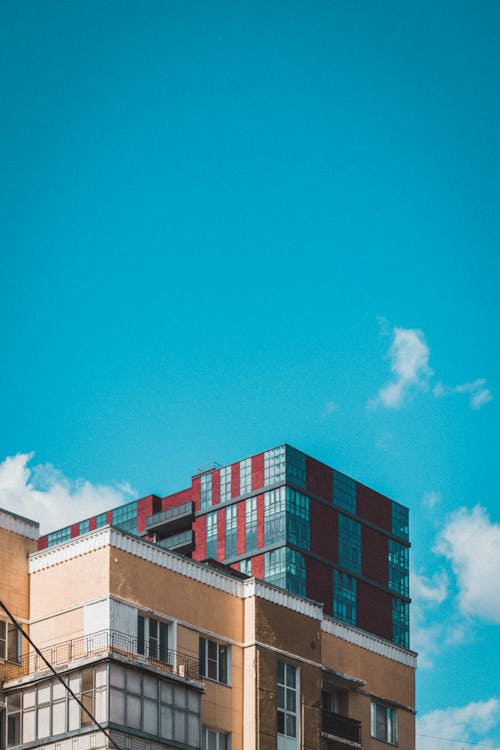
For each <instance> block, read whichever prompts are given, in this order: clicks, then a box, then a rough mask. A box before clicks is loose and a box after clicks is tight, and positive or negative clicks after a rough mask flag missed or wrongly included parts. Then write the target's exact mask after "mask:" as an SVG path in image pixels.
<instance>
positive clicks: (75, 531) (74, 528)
mask: <svg viewBox="0 0 500 750" xmlns="http://www.w3.org/2000/svg"><path fill="white" fill-rule="evenodd" d="M75 536H80V524H79V523H74V524H73V526H72V527H71V538H73V537H75Z"/></svg>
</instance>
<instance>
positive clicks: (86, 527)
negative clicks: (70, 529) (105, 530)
mask: <svg viewBox="0 0 500 750" xmlns="http://www.w3.org/2000/svg"><path fill="white" fill-rule="evenodd" d="M78 531H79V533H80V534H86V533H87V531H90V521H89V520H88V519H87V521H80V525H79V527H78Z"/></svg>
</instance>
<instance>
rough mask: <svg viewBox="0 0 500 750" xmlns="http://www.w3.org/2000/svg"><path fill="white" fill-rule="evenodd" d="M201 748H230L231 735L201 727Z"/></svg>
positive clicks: (205, 749) (220, 749)
mask: <svg viewBox="0 0 500 750" xmlns="http://www.w3.org/2000/svg"><path fill="white" fill-rule="evenodd" d="M201 747H202V750H230V749H231V735H229V734H226V733H225V732H218V731H216V730H215V729H207V728H206V727H203V734H202V744H201Z"/></svg>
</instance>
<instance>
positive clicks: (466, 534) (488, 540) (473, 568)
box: [435, 505, 500, 623]
mask: <svg viewBox="0 0 500 750" xmlns="http://www.w3.org/2000/svg"><path fill="white" fill-rule="evenodd" d="M435 551H436V552H438V553H439V554H442V555H444V556H445V557H446V558H447V559H448V560H449V561H450V563H451V566H452V569H453V572H454V573H455V576H456V578H457V583H458V586H459V594H458V604H459V606H460V609H461V611H462V612H463V613H464V614H465V615H473V616H475V617H479V618H482V619H484V620H488V621H491V622H496V623H500V587H499V586H498V571H499V570H500V525H499V524H495V523H492V522H491V521H490V519H489V518H488V515H487V513H486V511H485V509H484V508H482V507H481V506H479V505H477V506H476V507H475V508H473V509H472V510H469V509H467V508H461V509H459V510H458V511H457V512H456V513H454V514H453V515H452V516H451V517H450V519H449V521H448V522H447V524H446V525H445V527H444V528H443V530H442V531H441V533H440V535H439V537H438V540H437V543H436V547H435Z"/></svg>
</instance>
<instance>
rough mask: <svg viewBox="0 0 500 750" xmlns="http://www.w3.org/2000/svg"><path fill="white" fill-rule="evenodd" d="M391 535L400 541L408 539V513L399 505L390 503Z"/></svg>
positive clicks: (406, 509)
mask: <svg viewBox="0 0 500 750" xmlns="http://www.w3.org/2000/svg"><path fill="white" fill-rule="evenodd" d="M392 533H393V534H394V536H398V537H399V538H400V539H408V538H409V512H408V508H405V507H404V506H403V505H399V503H395V502H393V503H392Z"/></svg>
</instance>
